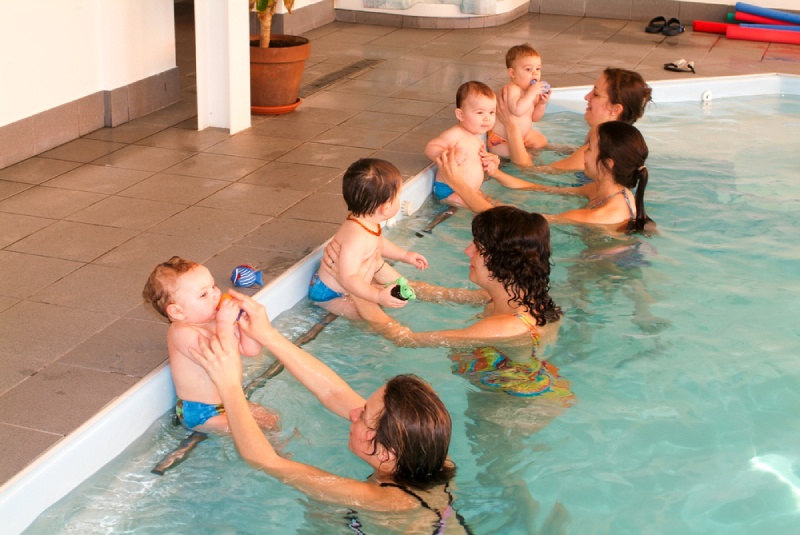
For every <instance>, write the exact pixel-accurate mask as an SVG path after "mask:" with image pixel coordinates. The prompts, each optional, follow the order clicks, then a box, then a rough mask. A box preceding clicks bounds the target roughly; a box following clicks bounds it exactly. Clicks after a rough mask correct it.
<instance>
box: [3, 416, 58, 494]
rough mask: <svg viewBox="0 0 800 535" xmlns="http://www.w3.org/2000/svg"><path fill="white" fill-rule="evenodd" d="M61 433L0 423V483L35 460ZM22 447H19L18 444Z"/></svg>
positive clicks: (56, 440)
mask: <svg viewBox="0 0 800 535" xmlns="http://www.w3.org/2000/svg"><path fill="white" fill-rule="evenodd" d="M61 438H62V435H60V434H57V433H47V432H44V431H38V430H36V429H26V428H24V427H18V426H16V425H6V424H2V423H0V451H2V452H3V455H1V456H0V485H2V484H3V483H5V482H6V481H8V480H9V479H11V477H12V476H14V475H15V474H16V473H17V472H19V471H20V469H21V467H23V466H26V465H28V464H30V463H32V462H33V461H35V460H36V458H37V457H39V456H40V455H41V454H42V453H44V452H45V451H47V450H48V449H49V448H50V447H51V446H53V445H54V444H55V443H56V442H58V441H59V440H61ZM21 444H22V445H24V447H19V446H20V445H21Z"/></svg>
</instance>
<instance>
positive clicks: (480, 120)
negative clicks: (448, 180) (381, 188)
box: [425, 81, 497, 207]
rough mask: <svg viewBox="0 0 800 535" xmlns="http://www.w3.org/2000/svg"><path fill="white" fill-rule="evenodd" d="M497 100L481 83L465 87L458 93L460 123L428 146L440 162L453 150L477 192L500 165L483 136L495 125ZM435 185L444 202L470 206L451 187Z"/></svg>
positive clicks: (432, 157)
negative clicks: (489, 150) (445, 154)
mask: <svg viewBox="0 0 800 535" xmlns="http://www.w3.org/2000/svg"><path fill="white" fill-rule="evenodd" d="M496 107H497V101H496V99H495V95H494V91H492V90H491V89H490V88H489V86H487V85H486V84H484V83H481V82H474V81H473V82H466V83H464V84H461V86H460V87H459V88H458V91H457V92H456V118H457V119H458V124H457V125H456V126H453V127H452V128H448V129H447V130H445V131H444V132H442V133H441V134H440V135H439V137H437V138H435V139H433V140H431V141H430V142H429V143H428V145H427V146H426V147H425V156H427V157H428V158H429V159H430V160H431V161H434V162H435V161H436V159H437V158H438V157H439V155H441V154H442V152H444V151H445V150H449V149H453V150H454V151H455V154H456V163H457V164H458V165H459V166H460V167H461V176H462V178H463V179H464V182H466V184H467V185H468V186H469V187H470V188H473V189H474V190H475V191H479V190H480V188H481V184H483V179H484V171H487V170H488V168H489V167H492V168H493V169H495V168H496V166H497V160H496V159H493V158H491V157H490V156H489V155H488V154H487V153H486V146H485V145H484V139H483V135H484V134H486V133H487V132H489V131H490V130H491V129H492V127H493V126H494V124H495V120H494V119H495V109H496ZM439 178H440V177H439V175H438V174H437V176H436V180H434V183H433V194H434V195H436V198H437V199H439V201H440V202H442V203H445V204H450V205H453V206H460V207H466V206H467V205H466V203H465V202H464V201H463V199H461V197H460V196H459V195H458V194H457V193H455V192H454V191H453V190H452V189H451V188H450V186H448V185H447V184H445V183H444V182H443V181H441V180H439Z"/></svg>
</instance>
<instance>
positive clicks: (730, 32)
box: [725, 24, 800, 45]
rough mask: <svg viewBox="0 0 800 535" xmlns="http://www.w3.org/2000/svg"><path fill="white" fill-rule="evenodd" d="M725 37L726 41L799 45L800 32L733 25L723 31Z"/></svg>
mask: <svg viewBox="0 0 800 535" xmlns="http://www.w3.org/2000/svg"><path fill="white" fill-rule="evenodd" d="M725 37H727V38H728V39H743V40H745V41H764V42H767V43H785V44H789V45H800V32H793V31H788V30H762V29H760V28H742V27H741V26H736V25H735V24H731V25H730V26H728V28H727V30H725Z"/></svg>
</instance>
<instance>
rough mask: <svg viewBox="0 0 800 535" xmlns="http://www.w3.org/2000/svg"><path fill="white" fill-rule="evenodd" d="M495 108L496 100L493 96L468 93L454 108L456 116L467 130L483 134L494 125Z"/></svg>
mask: <svg viewBox="0 0 800 535" xmlns="http://www.w3.org/2000/svg"><path fill="white" fill-rule="evenodd" d="M496 108H497V100H495V98H494V97H492V98H489V97H487V96H484V95H469V96H468V97H467V98H466V99H464V102H462V103H461V107H460V108H458V109H457V110H456V117H457V118H458V120H459V121H460V122H461V126H463V127H464V128H465V129H466V130H467V131H468V132H471V133H473V134H485V133H486V132H488V131H489V130H491V129H492V127H493V126H494V114H495V110H496Z"/></svg>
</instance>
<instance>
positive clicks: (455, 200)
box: [439, 193, 469, 209]
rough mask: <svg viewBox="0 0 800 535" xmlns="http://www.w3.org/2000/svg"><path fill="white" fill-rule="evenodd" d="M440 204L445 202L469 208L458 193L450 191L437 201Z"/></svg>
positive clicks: (449, 204)
mask: <svg viewBox="0 0 800 535" xmlns="http://www.w3.org/2000/svg"><path fill="white" fill-rule="evenodd" d="M439 202H440V203H442V204H446V205H448V206H456V207H458V208H466V209H469V206H467V203H465V202H464V199H462V198H461V196H460V195H459V194H458V193H451V194H450V195H449V196H447V197H445V198H444V199H442V200H440V201H439Z"/></svg>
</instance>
